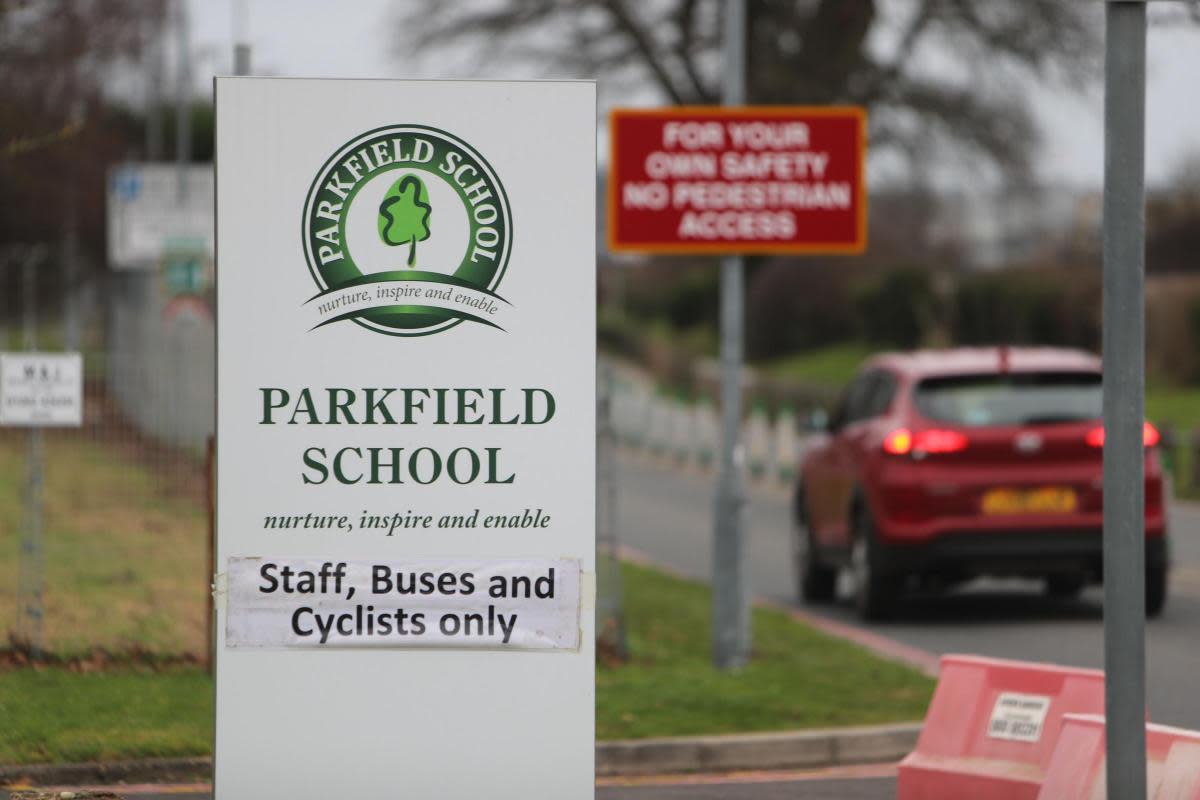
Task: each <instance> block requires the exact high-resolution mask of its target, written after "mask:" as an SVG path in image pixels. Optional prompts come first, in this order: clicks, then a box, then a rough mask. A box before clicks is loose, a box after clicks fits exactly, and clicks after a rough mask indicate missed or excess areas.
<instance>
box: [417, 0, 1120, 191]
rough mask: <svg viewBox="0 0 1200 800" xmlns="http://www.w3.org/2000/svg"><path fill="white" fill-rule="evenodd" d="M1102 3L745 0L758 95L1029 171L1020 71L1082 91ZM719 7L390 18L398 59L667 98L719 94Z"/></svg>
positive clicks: (680, 0)
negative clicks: (532, 74)
mask: <svg viewBox="0 0 1200 800" xmlns="http://www.w3.org/2000/svg"><path fill="white" fill-rule="evenodd" d="M1100 6H1101V4H1097V3H1084V2H1075V1H1074V0H1067V1H1066V2H1064V0H1003V1H1002V2H998V1H997V0H750V2H749V9H748V12H749V16H750V33H749V36H750V42H749V47H748V53H749V67H748V69H749V76H748V77H749V96H750V100H751V102H755V103H769V104H780V103H812V104H824V103H852V104H859V105H865V106H867V107H868V108H869V109H870V110H871V112H872V114H871V127H872V130H871V139H872V144H873V146H875V147H876V148H879V147H884V148H892V149H896V150H897V151H898V152H900V153H901V154H903V155H904V156H906V157H907V158H909V159H920V158H921V157H922V156H923V155H928V153H929V152H930V151H931V149H937V146H938V145H947V144H948V145H951V148H952V149H953V150H955V151H957V152H959V153H962V154H966V155H968V156H970V157H972V158H975V159H980V158H981V159H982V160H983V161H984V162H986V163H987V164H989V165H991V166H994V167H998V168H999V169H1001V170H1002V171H1004V172H1005V173H1007V174H1008V175H1010V176H1013V177H1018V178H1020V177H1024V176H1026V175H1027V174H1028V172H1029V170H1030V167H1031V164H1032V160H1033V156H1034V154H1035V150H1036V147H1035V145H1036V143H1037V139H1038V136H1037V133H1038V132H1037V129H1036V126H1035V125H1034V122H1033V116H1032V112H1031V109H1030V106H1029V102H1028V100H1027V97H1026V93H1027V90H1028V86H1029V82H1030V80H1038V81H1055V82H1058V83H1061V84H1063V85H1066V86H1070V87H1073V88H1081V87H1083V86H1085V85H1086V84H1087V83H1088V82H1089V81H1090V80H1091V79H1092V78H1093V76H1095V75H1096V74H1097V72H1098V53H1099V47H1098V45H1099V39H1100V36H1101V32H1102V29H1101V13H1102V12H1101V9H1100ZM720 17H721V2H720V0H636V1H635V0H475V2H453V3H447V2H442V1H441V0H422V2H420V3H415V4H412V5H410V6H409V8H408V10H406V11H404V12H401V16H400V17H399V19H398V20H397V29H398V32H399V45H398V47H399V49H402V50H403V51H404V52H406V53H411V52H413V51H414V50H415V51H416V52H422V53H433V52H437V53H439V55H441V54H444V53H445V52H447V51H449V52H464V51H468V50H469V51H472V52H477V53H481V54H483V55H484V58H483V59H480V62H479V63H477V64H476V65H475V66H476V68H477V69H478V68H479V67H481V66H495V65H497V64H507V65H516V64H526V65H534V66H535V67H540V68H541V70H542V71H543V72H546V73H559V74H562V73H564V72H565V73H566V74H569V75H580V76H589V77H598V78H600V79H601V80H602V82H603V86H604V87H605V88H606V89H607V90H609V91H610V92H616V93H620V94H622V95H627V93H628V92H630V91H636V90H638V89H645V88H646V87H649V88H651V89H653V90H654V91H655V92H656V93H657V95H658V96H659V97H658V99H660V100H663V101H666V102H669V103H673V104H689V103H711V102H715V101H717V100H718V98H719V91H718V87H719V84H720V68H721V65H720V58H719V42H720Z"/></svg>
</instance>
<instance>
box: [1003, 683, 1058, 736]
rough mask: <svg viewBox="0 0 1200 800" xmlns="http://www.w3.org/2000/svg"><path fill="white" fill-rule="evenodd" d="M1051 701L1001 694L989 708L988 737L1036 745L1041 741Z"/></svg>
mask: <svg viewBox="0 0 1200 800" xmlns="http://www.w3.org/2000/svg"><path fill="white" fill-rule="evenodd" d="M1049 710H1050V698H1049V697H1047V696H1046V695H1041V694H1021V693H1019V692H1001V693H1000V696H999V697H997V698H996V705H995V706H994V707H993V708H992V718H991V720H990V721H989V722H988V736H990V737H992V738H993V739H1008V740H1010V741H1014V742H1036V741H1038V740H1039V739H1041V738H1042V728H1043V726H1044V725H1045V724H1046V712H1047V711H1049Z"/></svg>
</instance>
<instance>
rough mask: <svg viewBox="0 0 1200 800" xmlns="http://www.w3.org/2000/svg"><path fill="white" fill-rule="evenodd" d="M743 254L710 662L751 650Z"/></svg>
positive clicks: (727, 319) (732, 36) (733, 659)
mask: <svg viewBox="0 0 1200 800" xmlns="http://www.w3.org/2000/svg"><path fill="white" fill-rule="evenodd" d="M724 35H725V38H724V49H725V54H724V55H725V58H724V61H725V81H724V86H723V92H722V95H723V100H724V102H725V105H742V104H743V103H745V102H746V3H745V0H727V2H726V3H725V32H724ZM742 272H743V269H742V257H741V256H738V255H734V256H726V257H725V259H724V260H723V261H722V262H721V467H720V475H719V477H718V479H717V496H716V499H715V509H714V512H715V513H714V516H715V517H716V520H715V526H714V527H715V530H714V536H713V663H714V664H715V665H716V667H717V668H718V669H737V668H738V667H741V666H743V665H745V663H746V660H747V659H748V658H749V656H750V586H749V581H748V579H747V575H746V558H745V543H744V536H743V532H744V530H745V527H746V526H745V518H746V487H745V475H744V470H745V453H744V451H743V449H742V437H741V432H742V338H743V328H744V320H743V317H744V311H745V284H744V277H743V274H742Z"/></svg>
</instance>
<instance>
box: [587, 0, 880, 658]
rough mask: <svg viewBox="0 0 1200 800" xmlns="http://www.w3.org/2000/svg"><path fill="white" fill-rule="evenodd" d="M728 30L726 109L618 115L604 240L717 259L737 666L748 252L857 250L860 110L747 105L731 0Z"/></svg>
mask: <svg viewBox="0 0 1200 800" xmlns="http://www.w3.org/2000/svg"><path fill="white" fill-rule="evenodd" d="M723 29H724V51H725V52H724V62H725V70H724V76H725V80H724V87H723V92H722V97H723V100H724V102H725V105H724V106H718V107H685V108H657V109H616V110H614V111H613V112H612V116H611V118H610V125H609V140H610V142H611V144H612V156H611V158H610V161H609V177H608V200H609V205H608V209H609V214H608V241H609V249H610V250H612V251H616V252H622V251H623V252H640V253H668V254H693V255H700V254H714V255H716V254H720V255H722V256H723V258H722V262H721V312H720V313H721V320H720V327H721V455H720V459H719V462H720V467H719V470H720V473H719V476H718V479H717V486H716V496H715V499H714V508H713V511H714V526H713V661H714V663H715V664H716V665H717V666H718V667H719V668H722V669H734V668H737V667H739V666H741V665H743V664H745V662H746V660H747V658H748V657H749V654H750V642H751V635H750V587H749V583H748V577H747V564H746V560H745V554H744V536H745V534H744V530H745V516H746V513H745V506H746V498H745V491H746V490H745V468H746V464H745V461H746V456H745V452H744V448H743V445H742V441H741V427H742V350H743V330H744V327H745V325H744V316H745V277H744V272H743V256H744V254H745V253H763V254H782V253H808V254H812V253H857V252H861V251H862V249H863V248H864V247H865V246H866V210H867V208H866V203H867V198H866V188H865V180H864V176H863V163H864V161H865V144H866V116H865V113H864V112H863V110H862V109H861V108H855V107H789V106H744V105H743V104H744V103H745V100H746V89H745V82H746V7H745V2H744V0H731V2H728V3H726V4H725V19H724V25H723Z"/></svg>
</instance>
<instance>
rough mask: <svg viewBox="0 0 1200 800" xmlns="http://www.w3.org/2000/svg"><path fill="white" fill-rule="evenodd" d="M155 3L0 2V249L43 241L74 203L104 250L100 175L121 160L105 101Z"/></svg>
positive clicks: (88, 233) (118, 133) (118, 127)
mask: <svg viewBox="0 0 1200 800" xmlns="http://www.w3.org/2000/svg"><path fill="white" fill-rule="evenodd" d="M162 9H163V3H162V0H20V1H19V2H18V1H17V0H0V196H2V197H3V199H2V200H0V212H2V213H0V241H49V240H52V239H55V238H57V237H58V236H59V235H60V234H61V231H62V227H63V224H64V223H63V220H62V216H63V209H64V205H65V204H64V202H63V200H64V197H66V196H68V195H70V196H72V197H73V201H72V202H73V203H74V205H75V208H76V210H77V212H78V214H79V223H80V233H81V234H82V238H83V243H84V245H85V247H89V248H90V249H92V250H97V249H98V248H99V246H100V244H101V243H102V242H103V236H104V227H103V222H104V218H103V211H104V205H103V204H104V181H105V171H106V169H107V167H108V165H109V164H110V163H112V162H113V161H114V160H117V159H120V158H122V157H124V156H125V155H126V147H127V144H126V142H125V141H124V137H125V134H126V132H125V131H124V130H122V126H123V122H122V121H121V120H118V119H117V118H116V116H115V113H114V109H113V102H112V98H110V97H109V96H108V95H107V91H108V84H109V82H110V81H111V80H112V78H113V74H114V70H117V69H119V68H120V67H121V66H122V65H126V66H128V65H130V64H132V63H133V61H134V59H136V57H137V53H138V51H139V48H140V47H141V45H142V36H143V30H144V24H143V23H144V21H145V20H146V19H147V18H148V17H154V16H156V15H161V13H162Z"/></svg>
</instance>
